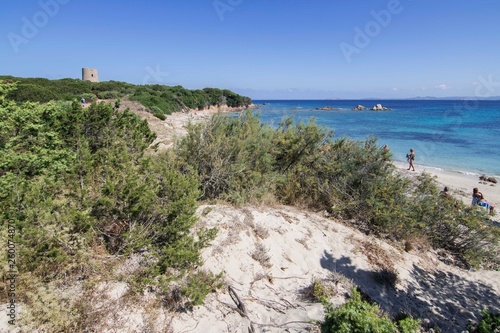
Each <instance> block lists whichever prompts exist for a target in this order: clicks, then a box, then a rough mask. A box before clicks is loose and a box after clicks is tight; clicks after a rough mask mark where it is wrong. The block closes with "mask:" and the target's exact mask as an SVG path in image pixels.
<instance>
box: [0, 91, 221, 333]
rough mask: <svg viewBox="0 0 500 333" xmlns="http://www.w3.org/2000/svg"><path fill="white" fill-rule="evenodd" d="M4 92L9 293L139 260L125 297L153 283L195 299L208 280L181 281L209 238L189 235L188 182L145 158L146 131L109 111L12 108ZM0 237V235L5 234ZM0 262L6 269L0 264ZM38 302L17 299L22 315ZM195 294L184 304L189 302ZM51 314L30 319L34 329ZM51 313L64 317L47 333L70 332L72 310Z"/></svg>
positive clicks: (0, 174) (1, 139)
mask: <svg viewBox="0 0 500 333" xmlns="http://www.w3.org/2000/svg"><path fill="white" fill-rule="evenodd" d="M13 89H15V84H0V124H1V126H0V219H1V220H2V221H9V227H12V226H13V227H14V230H15V232H14V238H13V240H14V243H15V244H16V254H17V258H16V259H17V260H16V265H17V267H16V268H17V270H18V271H19V272H20V274H19V276H18V277H17V281H18V283H19V285H24V284H29V285H44V283H46V282H49V281H52V282H55V285H66V284H69V283H71V282H70V281H74V280H76V279H84V280H85V279H86V278H87V277H88V275H92V274H97V275H99V274H113V273H112V272H107V270H108V269H109V268H108V267H107V266H106V264H105V262H104V261H103V259H104V258H105V257H108V258H127V257H128V256H129V255H131V254H133V253H146V255H145V256H147V258H148V259H147V261H146V262H147V263H146V264H145V265H146V266H145V267H144V268H143V269H140V270H139V271H138V273H137V275H136V276H131V277H129V278H130V280H132V281H135V286H136V289H135V290H137V291H142V290H144V288H145V287H146V286H151V285H153V286H156V285H158V286H160V282H161V279H169V280H179V281H181V286H182V283H188V286H189V288H188V289H185V290H193V289H196V283H197V281H198V282H199V283H200V285H199V286H198V287H199V288H200V290H203V288H205V287H204V286H205V285H204V283H205V282H206V281H208V282H210V281H211V280H210V279H208V278H207V279H201V278H200V279H197V280H185V279H184V278H185V276H186V275H189V272H190V271H191V270H193V269H194V268H195V267H196V265H198V264H200V250H201V249H202V248H203V247H205V246H207V245H208V244H209V242H210V241H211V240H212V239H213V238H214V237H215V234H216V230H215V229H208V230H207V229H200V230H199V231H198V232H197V233H196V234H192V233H191V232H190V229H191V227H192V226H193V224H194V223H195V222H196V217H195V215H194V213H195V209H196V205H197V199H198V198H199V197H200V192H199V184H198V181H197V175H196V174H194V173H193V172H189V170H182V172H181V171H180V170H181V168H180V165H179V164H178V161H177V159H176V158H174V157H172V156H171V155H166V154H158V155H154V156H145V154H144V152H145V150H146V148H147V147H148V146H149V145H150V144H151V143H152V142H153V140H154V138H155V134H154V133H152V132H151V131H150V129H149V127H148V124H147V122H146V121H143V120H141V119H140V118H139V117H138V116H137V115H135V114H133V113H131V112H129V111H123V112H119V111H118V110H117V108H116V107H113V106H112V105H109V104H91V105H90V106H89V107H87V108H85V109H83V108H82V107H81V105H80V103H79V102H76V101H75V102H73V103H72V104H67V103H57V102H50V103H47V104H38V103H32V102H28V103H24V104H21V105H17V104H16V103H14V102H12V101H9V100H8V99H7V98H6V95H7V94H9V93H10V92H11V91H12V90H13ZM0 232H1V233H2V234H6V233H7V225H6V224H1V225H0ZM0 260H1V261H0V263H1V264H2V265H3V266H4V265H6V263H7V261H6V257H5V256H2V258H1V259H0ZM1 274H2V275H1V276H2V279H1V280H0V281H2V282H1V285H0V287H1V288H5V281H6V280H5V274H6V273H5V271H4V272H3V273H1ZM204 281H205V282H204ZM208 282H206V283H208ZM210 283H212V282H210ZM160 287H161V286H160ZM160 289H161V288H160ZM183 290H184V289H183ZM28 292H30V293H32V294H30V295H28ZM47 293H48V291H47V290H46V289H43V288H38V289H36V288H35V289H29V288H26V289H19V290H18V295H17V296H18V297H19V299H20V300H22V301H25V304H27V306H31V305H30V304H31V303H30V302H32V301H33V300H36V299H38V298H39V299H45V298H46V296H47ZM205 294H206V293H205V292H203V293H199V294H196V295H195V294H193V295H194V296H195V297H196V299H194V300H192V301H193V302H195V303H198V302H200V300H201V299H202V298H203V295H205ZM194 296H193V297H194ZM54 297H55V298H57V297H59V296H57V295H54ZM61 297H62V296H61ZM186 297H187V298H188V299H189V297H190V296H189V295H187V296H186ZM30 300H31V301H30ZM61 304H63V303H61ZM37 309H38V308H35V307H34V308H33V309H32V310H33V311H35V312H36V311H38V310H37ZM51 309H52V308H50V307H47V308H46V310H47V311H46V312H44V314H42V313H40V315H37V314H36V313H34V316H35V317H37V318H38V320H42V319H43V318H46V316H49V315H50V313H52V312H51V311H52V310H51ZM53 310H54V311H56V312H60V313H61V314H63V315H64V316H63V317H64V318H62V317H61V321H60V325H62V326H64V325H69V326H67V327H66V329H63V328H61V327H62V326H61V327H58V328H55V326H54V327H52V326H51V330H53V331H64V330H70V327H71V323H69V322H68V321H66V319H67V318H77V317H78V311H79V310H78V309H77V308H71V306H68V308H67V309H65V308H60V307H54V308H53ZM75 311H76V312H75ZM56 312H54V313H56ZM63 319H64V320H63ZM57 325H59V324H57Z"/></svg>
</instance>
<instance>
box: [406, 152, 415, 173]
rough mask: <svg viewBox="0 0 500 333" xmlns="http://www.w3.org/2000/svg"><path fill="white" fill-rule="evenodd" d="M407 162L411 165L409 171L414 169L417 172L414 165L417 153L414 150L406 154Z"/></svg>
mask: <svg viewBox="0 0 500 333" xmlns="http://www.w3.org/2000/svg"><path fill="white" fill-rule="evenodd" d="M406 160H407V161H408V163H409V166H408V170H410V169H413V170H412V171H415V166H414V165H413V161H414V160H415V151H414V150H413V148H410V153H409V154H406Z"/></svg>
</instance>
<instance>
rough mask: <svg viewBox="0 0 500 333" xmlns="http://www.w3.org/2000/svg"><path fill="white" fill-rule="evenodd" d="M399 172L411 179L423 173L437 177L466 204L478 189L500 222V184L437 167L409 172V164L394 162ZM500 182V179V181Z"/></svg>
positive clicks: (425, 167)
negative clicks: (499, 210) (493, 208)
mask: <svg viewBox="0 0 500 333" xmlns="http://www.w3.org/2000/svg"><path fill="white" fill-rule="evenodd" d="M393 163H394V165H395V166H396V167H397V168H398V170H399V171H400V172H401V173H403V174H407V175H408V176H409V177H415V176H416V175H417V174H419V173H421V172H426V173H429V174H431V175H433V176H435V177H436V181H437V182H438V183H439V184H440V185H441V187H442V188H444V187H445V186H447V187H448V189H449V193H450V194H451V195H453V196H455V197H457V198H459V199H461V200H463V202H464V203H466V204H470V203H471V202H472V189H473V188H475V187H477V188H478V189H479V191H480V192H482V193H483V195H484V197H485V198H486V200H487V201H488V203H490V204H491V205H493V206H494V207H495V210H496V215H495V217H494V219H495V220H499V217H500V213H499V212H498V209H500V188H499V186H500V185H499V184H494V183H491V182H485V181H482V180H480V179H479V175H477V174H476V175H473V174H466V173H462V172H457V171H451V170H445V169H441V168H437V167H429V166H420V165H418V164H416V165H415V169H416V171H415V172H413V171H408V170H407V168H408V163H405V162H397V161H396V162H393ZM498 181H500V179H498Z"/></svg>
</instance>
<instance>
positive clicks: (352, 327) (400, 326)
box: [321, 289, 420, 333]
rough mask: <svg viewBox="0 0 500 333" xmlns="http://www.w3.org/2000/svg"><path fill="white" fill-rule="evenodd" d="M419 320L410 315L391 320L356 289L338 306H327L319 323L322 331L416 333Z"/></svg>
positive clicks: (336, 332) (337, 332)
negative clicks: (323, 319)
mask: <svg viewBox="0 0 500 333" xmlns="http://www.w3.org/2000/svg"><path fill="white" fill-rule="evenodd" d="M419 329H420V322H419V321H418V320H415V319H412V318H411V317H408V318H404V319H401V320H400V321H398V322H395V323H394V322H392V321H391V320H390V319H389V318H388V317H386V316H385V315H384V314H383V313H382V312H381V310H380V309H379V308H378V306H377V305H373V304H370V303H368V302H366V301H363V300H361V294H360V293H359V291H357V289H353V290H352V292H351V299H350V300H349V301H347V302H346V303H345V304H343V305H342V306H341V307H339V308H337V309H336V308H334V307H332V306H327V310H326V316H325V322H324V323H323V324H322V325H321V331H322V332H324V333H330V332H332V333H333V332H335V333H339V332H342V333H351V332H352V333H354V332H378V333H396V332H402V333H403V332H404V333H417V332H419Z"/></svg>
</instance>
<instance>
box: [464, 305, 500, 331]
mask: <svg viewBox="0 0 500 333" xmlns="http://www.w3.org/2000/svg"><path fill="white" fill-rule="evenodd" d="M481 315H482V317H481V321H480V322H479V323H478V324H477V327H475V328H474V327H469V328H468V329H469V330H470V331H471V332H474V333H490V332H497V331H498V330H499V329H500V313H493V312H491V311H490V310H488V309H484V310H483V311H481Z"/></svg>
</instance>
